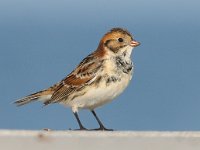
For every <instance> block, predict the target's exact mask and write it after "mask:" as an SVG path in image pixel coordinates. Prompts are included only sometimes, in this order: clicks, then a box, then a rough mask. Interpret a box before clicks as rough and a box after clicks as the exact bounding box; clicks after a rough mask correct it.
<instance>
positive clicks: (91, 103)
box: [67, 75, 131, 110]
mask: <svg viewBox="0 0 200 150" xmlns="http://www.w3.org/2000/svg"><path fill="white" fill-rule="evenodd" d="M130 80H131V76H128V75H127V76H126V77H123V78H121V80H120V81H116V82H113V83H110V84H109V85H107V84H106V82H102V83H100V85H99V86H98V87H96V86H88V87H87V88H86V89H85V90H84V91H85V93H84V94H83V95H81V96H78V97H76V98H75V99H73V100H71V101H70V102H69V103H68V104H67V105H69V106H71V107H72V108H75V109H78V108H86V109H91V110H92V109H94V108H96V107H99V106H102V105H104V104H106V103H108V102H110V101H112V100H113V99H114V98H116V97H117V96H118V95H119V94H121V93H122V92H123V91H124V89H125V88H126V87H127V86H128V83H129V82H130Z"/></svg>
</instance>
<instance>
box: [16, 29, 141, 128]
mask: <svg viewBox="0 0 200 150" xmlns="http://www.w3.org/2000/svg"><path fill="white" fill-rule="evenodd" d="M138 45H140V43H139V42H137V41H135V40H134V38H133V36H132V35H131V34H130V32H128V31H127V30H126V29H123V28H113V29H111V30H110V31H109V32H107V33H106V34H105V35H104V36H103V38H102V39H101V40H100V43H99V45H98V47H97V49H96V50H95V51H94V52H92V53H91V54H89V55H88V56H87V57H86V58H84V59H83V60H82V61H81V63H80V64H79V65H78V66H77V67H76V68H75V69H74V70H73V71H72V72H71V73H70V74H69V75H67V76H66V77H65V78H64V79H63V80H61V81H60V82H58V83H56V84H55V85H53V86H51V87H49V88H47V89H45V90H42V91H39V92H36V93H33V94H30V95H28V96H26V97H24V98H22V99H19V100H17V101H16V102H15V104H16V105H17V106H22V105H25V104H27V103H30V102H33V101H42V102H43V103H44V105H48V104H53V103H59V104H63V105H65V106H68V107H71V109H72V111H73V114H74V116H75V118H76V120H77V122H78V125H79V127H80V129H79V130H88V129H86V128H85V127H84V126H83V125H82V123H81V121H80V119H79V116H78V110H79V109H88V110H90V111H91V112H92V114H93V115H94V117H95V118H96V120H97V122H98V124H99V126H100V127H99V128H97V129H93V130H112V129H107V128H106V127H105V126H104V125H103V124H102V122H101V121H100V119H99V118H98V117H97V115H96V113H95V111H94V109H95V108H97V107H100V106H102V105H104V104H106V103H108V102H111V101H112V100H113V99H114V98H116V97H117V96H118V95H119V94H121V93H122V92H123V91H124V89H125V88H126V87H127V86H128V84H129V82H130V80H131V78H132V75H133V69H134V67H133V63H132V61H131V53H132V50H133V48H134V47H136V46H138Z"/></svg>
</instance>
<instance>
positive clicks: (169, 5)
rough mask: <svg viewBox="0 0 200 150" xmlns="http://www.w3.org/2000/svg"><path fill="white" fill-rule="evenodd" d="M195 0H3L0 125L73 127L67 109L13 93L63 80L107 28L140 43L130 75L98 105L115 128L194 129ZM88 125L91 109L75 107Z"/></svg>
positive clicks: (199, 70)
mask: <svg viewBox="0 0 200 150" xmlns="http://www.w3.org/2000/svg"><path fill="white" fill-rule="evenodd" d="M199 6H200V1H198V0H190V1H187V0H168V1H161V0H149V1H145V0H123V1H114V0H110V1H107V0H101V1H92V0H90V1H89V0H86V1H77V0H58V1H52V0H28V1H27V0H17V1H15V0H1V1H0V69H1V71H0V93H1V94H0V128H8V129H42V128H51V129H56V130H63V129H69V128H72V129H74V128H77V127H78V126H77V123H76V121H75V119H74V116H73V115H72V113H71V110H70V109H66V108H65V107H63V106H61V105H58V104H55V105H50V106H48V107H42V104H41V103H32V104H30V105H26V106H24V107H16V106H15V105H13V104H12V102H13V101H15V100H16V99H18V98H21V97H23V96H26V95H28V94H30V93H32V92H35V91H38V90H41V89H43V88H47V87H49V86H51V85H52V84H54V83H55V82H58V81H59V80H61V79H62V78H64V77H65V76H66V75H67V74H68V73H70V72H71V71H72V70H73V68H74V67H75V66H76V65H77V64H78V63H79V62H80V61H81V60H82V59H83V58H84V57H85V56H87V55H88V54H89V53H90V52H91V51H93V50H95V49H96V47H97V45H98V42H99V40H100V39H101V37H102V36H103V34H104V33H105V32H107V31H108V30H109V29H111V28H112V27H124V28H127V29H128V30H129V31H130V32H132V33H133V34H134V36H135V39H136V40H138V41H140V42H141V43H142V44H141V45H140V46H139V47H137V48H136V49H135V50H134V54H133V55H132V57H133V59H134V63H135V74H134V77H133V80H132V81H131V84H130V86H129V87H128V88H127V89H126V91H125V92H124V93H123V94H122V95H121V96H119V97H118V98H117V99H116V101H113V102H112V103H110V104H108V105H105V106H104V107H102V108H100V109H98V110H97V113H98V115H99V117H100V118H101V120H102V121H103V122H104V124H105V125H106V126H107V127H108V128H114V129H117V130H200V19H199V15H200V9H199ZM80 117H81V120H82V122H83V124H84V125H85V126H86V127H88V128H95V127H97V126H98V125H97V123H96V121H95V120H94V118H93V116H92V114H90V113H89V112H88V111H81V112H80Z"/></svg>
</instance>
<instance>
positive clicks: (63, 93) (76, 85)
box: [44, 54, 103, 105]
mask: <svg viewBox="0 0 200 150" xmlns="http://www.w3.org/2000/svg"><path fill="white" fill-rule="evenodd" d="M102 63H103V59H100V58H98V57H95V56H94V55H93V54H91V55H89V56H88V57H86V58H85V59H84V60H83V61H82V62H81V63H80V64H79V65H78V67H77V68H76V69H75V70H74V71H72V72H71V73H70V74H69V75H68V76H67V77H66V78H64V79H63V80H62V81H61V82H60V83H59V85H58V86H57V87H56V89H55V90H54V93H53V95H52V97H51V99H50V100H49V101H46V102H45V103H44V104H45V105H47V104H50V103H58V102H60V101H63V100H65V101H66V100H68V99H67V98H68V96H70V95H71V94H72V93H74V92H75V91H77V90H79V89H81V88H82V87H83V86H87V85H88V84H91V83H92V82H94V79H95V78H96V76H97V74H98V72H99V71H101V70H102V69H101V68H102Z"/></svg>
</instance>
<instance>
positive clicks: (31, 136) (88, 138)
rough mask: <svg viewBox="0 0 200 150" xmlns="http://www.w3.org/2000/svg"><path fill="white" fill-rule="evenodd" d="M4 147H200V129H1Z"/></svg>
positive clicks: (183, 149)
mask: <svg viewBox="0 0 200 150" xmlns="http://www.w3.org/2000/svg"><path fill="white" fill-rule="evenodd" d="M0 148H1V149H2V150H14V149H15V150H40V149H41V150H45V149H46V150H80V149H81V150H84V149H86V150H106V149H109V150H112V149H114V150H123V149H124V150H129V149H130V150H200V132H151V131H147V132H143V131H139V132H138V131H110V132H107V131H26V130H0Z"/></svg>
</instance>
